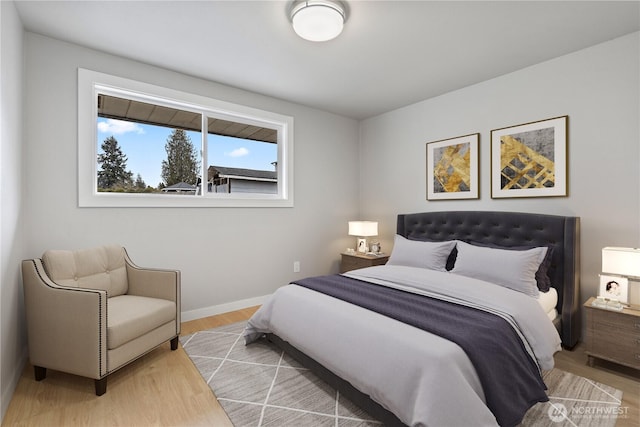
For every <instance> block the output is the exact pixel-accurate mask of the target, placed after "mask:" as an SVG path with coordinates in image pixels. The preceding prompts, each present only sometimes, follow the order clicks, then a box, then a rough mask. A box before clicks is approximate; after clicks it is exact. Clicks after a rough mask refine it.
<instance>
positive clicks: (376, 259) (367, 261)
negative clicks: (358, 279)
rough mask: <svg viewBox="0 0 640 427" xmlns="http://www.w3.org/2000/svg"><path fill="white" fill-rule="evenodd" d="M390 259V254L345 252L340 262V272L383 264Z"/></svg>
mask: <svg viewBox="0 0 640 427" xmlns="http://www.w3.org/2000/svg"><path fill="white" fill-rule="evenodd" d="M387 261H389V255H380V256H378V255H365V254H359V253H357V252H356V253H353V254H348V253H343V254H342V262H341V263H340V273H346V272H347V271H351V270H357V269H359V268H365V267H372V266H374V265H383V264H386V263H387Z"/></svg>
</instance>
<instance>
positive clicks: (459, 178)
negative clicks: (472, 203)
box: [427, 133, 480, 200]
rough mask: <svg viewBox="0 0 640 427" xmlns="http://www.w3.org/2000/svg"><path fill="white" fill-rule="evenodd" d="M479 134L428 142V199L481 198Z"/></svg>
mask: <svg viewBox="0 0 640 427" xmlns="http://www.w3.org/2000/svg"><path fill="white" fill-rule="evenodd" d="M479 140H480V134H479V133H473V134H470V135H464V136H459V137H456V138H450V139H443V140H440V141H433V142H428V143H427V200H451V199H477V198H478V180H479V178H478V177H479V175H478V149H479Z"/></svg>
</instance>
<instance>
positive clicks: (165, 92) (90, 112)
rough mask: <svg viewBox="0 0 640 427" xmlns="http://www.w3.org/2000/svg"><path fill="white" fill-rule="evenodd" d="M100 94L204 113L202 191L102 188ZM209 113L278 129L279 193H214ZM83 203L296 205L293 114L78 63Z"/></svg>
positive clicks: (99, 204)
mask: <svg viewBox="0 0 640 427" xmlns="http://www.w3.org/2000/svg"><path fill="white" fill-rule="evenodd" d="M98 93H105V94H109V95H114V96H120V97H125V98H129V99H136V100H139V101H144V102H148V103H153V104H156V105H165V106H168V107H172V108H177V109H182V110H187V111H195V112H198V113H201V114H202V117H203V120H202V121H203V128H202V135H203V142H202V145H201V148H200V151H201V159H202V165H201V176H202V177H203V179H202V182H203V184H202V189H203V191H201V194H200V195H195V196H194V195H179V194H172V195H163V194H145V193H110V192H98V185H97V179H98V178H97V176H98V171H97V164H98V162H97V156H98V144H97V138H98V135H97V131H98V130H97V125H96V123H97V117H98V103H97V98H98ZM207 117H215V118H221V119H225V120H232V121H236V122H240V123H247V124H251V125H255V126H260V127H266V128H270V129H276V130H277V132H278V142H277V143H278V163H277V171H278V193H277V194H259V193H255V194H254V193H236V194H234V193H231V194H222V193H209V192H207V191H206V189H207V179H206V176H207V170H208V166H209V165H207V164H206V163H207V156H206V154H207V153H206V150H207V135H208V134H207V128H206V126H207V119H206V118H207ZM78 205H79V206H80V207H293V117H289V116H284V115H281V114H277V113H272V112H269V111H264V110H259V109H256V108H252V107H247V106H244V105H238V104H233V103H230V102H226V101H220V100H217V99H213V98H208V97H204V96H200V95H195V94H192V93H187V92H182V91H178V90H174V89H168V88H164V87H160V86H155V85H152V84H148V83H143V82H139V81H135V80H130V79H125V78H122V77H116V76H112V75H109V74H104V73H99V72H96V71H91V70H86V69H83V68H78Z"/></svg>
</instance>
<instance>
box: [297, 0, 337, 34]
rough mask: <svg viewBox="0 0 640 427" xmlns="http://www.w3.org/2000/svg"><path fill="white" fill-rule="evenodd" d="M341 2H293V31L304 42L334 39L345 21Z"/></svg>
mask: <svg viewBox="0 0 640 427" xmlns="http://www.w3.org/2000/svg"><path fill="white" fill-rule="evenodd" d="M346 17H347V15H346V8H345V5H344V3H343V2H341V1H331V0H308V1H294V2H293V4H292V7H291V23H292V24H293V30H294V31H295V32H296V34H298V35H299V36H300V37H302V38H303V39H305V40H310V41H312V42H324V41H328V40H331V39H333V38H336V37H337V36H338V35H339V34H340V33H341V32H342V28H343V27H344V23H345V21H346Z"/></svg>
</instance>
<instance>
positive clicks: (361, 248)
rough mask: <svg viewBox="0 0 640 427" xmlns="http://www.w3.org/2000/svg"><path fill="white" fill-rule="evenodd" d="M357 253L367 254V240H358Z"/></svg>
mask: <svg viewBox="0 0 640 427" xmlns="http://www.w3.org/2000/svg"><path fill="white" fill-rule="evenodd" d="M358 252H360V253H363V254H366V253H367V252H369V248H368V247H367V239H360V238H359V239H358Z"/></svg>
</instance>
